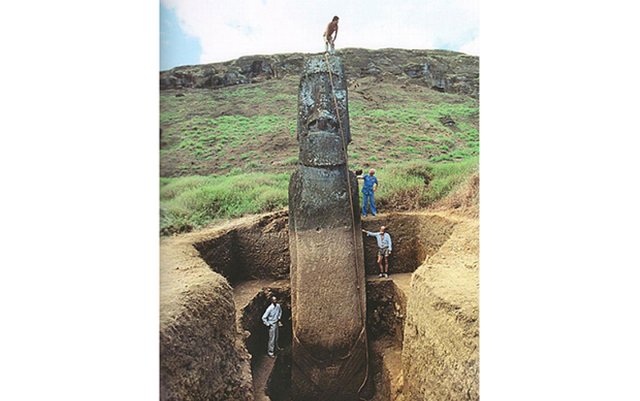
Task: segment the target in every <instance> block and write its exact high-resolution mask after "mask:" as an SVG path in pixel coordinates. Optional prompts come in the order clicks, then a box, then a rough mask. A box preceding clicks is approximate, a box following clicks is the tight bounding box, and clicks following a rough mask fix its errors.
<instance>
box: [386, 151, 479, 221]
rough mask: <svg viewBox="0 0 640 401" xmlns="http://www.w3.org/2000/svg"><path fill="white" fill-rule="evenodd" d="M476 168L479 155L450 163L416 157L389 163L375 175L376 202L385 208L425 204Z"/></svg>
mask: <svg viewBox="0 0 640 401" xmlns="http://www.w3.org/2000/svg"><path fill="white" fill-rule="evenodd" d="M477 169H478V158H477V157H471V158H467V159H465V160H462V161H456V162H449V163H431V162H428V161H425V160H415V161H411V162H407V163H401V164H396V165H389V166H387V167H385V169H381V170H379V171H378V172H377V173H376V175H377V176H378V181H379V182H380V188H379V190H378V191H377V192H376V204H377V205H379V207H380V208H381V209H382V210H384V209H385V208H386V209H419V208H425V207H428V206H429V205H431V204H432V203H434V202H436V201H437V200H439V199H442V198H443V197H445V196H446V195H447V194H449V193H450V192H451V191H453V190H454V189H455V188H456V187H457V186H458V185H460V184H462V183H463V182H464V181H465V180H466V179H467V178H468V177H469V176H470V175H471V174H473V173H474V172H476V171H477Z"/></svg>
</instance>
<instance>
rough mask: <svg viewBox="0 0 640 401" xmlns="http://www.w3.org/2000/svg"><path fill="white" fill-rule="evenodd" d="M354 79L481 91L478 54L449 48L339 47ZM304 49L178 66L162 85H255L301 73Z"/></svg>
mask: <svg viewBox="0 0 640 401" xmlns="http://www.w3.org/2000/svg"><path fill="white" fill-rule="evenodd" d="M337 55H338V56H342V57H343V60H344V62H345V69H346V74H347V76H349V77H350V79H351V80H352V81H355V80H358V79H360V78H364V77H378V78H385V77H394V78H397V79H403V80H407V81H409V82H411V83H415V84H418V85H423V86H426V87H429V88H431V89H434V90H437V91H440V92H448V93H460V94H465V95H470V96H473V97H475V98H477V97H478V93H479V79H478V78H479V74H478V57H475V56H469V55H466V54H463V53H458V52H452V51H447V50H404V49H382V50H367V49H343V50H339V51H337ZM304 57H305V55H304V54H302V53H289V54H275V55H265V56H260V55H258V56H246V57H241V58H239V59H237V60H232V61H227V62H223V63H211V64H203V65H196V66H182V67H176V68H173V69H171V70H168V71H163V72H161V73H160V89H180V88H209V89H217V88H223V87H226V86H233V85H241V84H249V83H259V82H264V81H265V80H269V79H282V78H284V77H287V76H291V75H293V76H299V75H300V73H301V72H302V65H303V58H304Z"/></svg>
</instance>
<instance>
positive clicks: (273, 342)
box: [262, 296, 282, 358]
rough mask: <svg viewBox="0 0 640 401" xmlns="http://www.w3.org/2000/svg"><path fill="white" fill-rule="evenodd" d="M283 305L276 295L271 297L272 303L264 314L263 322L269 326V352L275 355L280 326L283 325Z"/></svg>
mask: <svg viewBox="0 0 640 401" xmlns="http://www.w3.org/2000/svg"><path fill="white" fill-rule="evenodd" d="M281 317H282V307H281V306H280V304H279V303H278V299H277V298H276V297H275V296H272V297H271V305H269V306H268V307H267V310H266V311H265V312H264V315H262V323H264V325H265V326H267V327H268V328H269V342H268V343H267V354H268V355H269V356H270V357H271V358H273V357H275V351H276V348H278V328H279V326H280V325H281V323H280V318H281Z"/></svg>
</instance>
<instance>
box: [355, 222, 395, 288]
mask: <svg viewBox="0 0 640 401" xmlns="http://www.w3.org/2000/svg"><path fill="white" fill-rule="evenodd" d="M385 230H386V227H385V226H382V227H380V232H379V233H373V232H371V231H367V230H362V232H363V233H366V234H367V237H376V240H377V241H378V266H379V267H380V274H379V275H378V277H389V255H391V250H392V245H391V236H390V235H389V233H387V232H385ZM383 258H384V269H383V266H382V259H383Z"/></svg>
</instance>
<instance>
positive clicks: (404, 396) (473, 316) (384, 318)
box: [160, 210, 479, 400]
mask: <svg viewBox="0 0 640 401" xmlns="http://www.w3.org/2000/svg"><path fill="white" fill-rule="evenodd" d="M362 224H363V228H365V229H366V230H370V231H371V230H376V229H377V228H378V227H379V225H380V224H384V225H387V226H388V227H389V230H390V233H391V235H393V238H394V248H395V249H394V254H393V258H392V264H391V269H390V270H391V272H392V274H391V275H390V277H389V278H378V277H377V275H376V274H375V271H376V270H375V265H373V264H372V263H371V261H373V260H374V259H375V254H374V252H375V249H374V248H371V247H367V248H365V259H366V260H367V261H368V262H369V264H368V265H367V333H368V338H369V348H370V359H369V364H370V376H369V381H368V384H367V386H366V387H365V388H364V390H363V394H362V397H363V399H375V400H416V399H442V400H445V399H452V400H453V399H455V400H458V399H460V400H463V399H464V400H466V399H472V400H476V399H478V397H479V395H478V358H479V356H478V336H479V333H478V284H479V281H478V219H477V218H475V217H468V216H465V215H461V214H460V213H455V212H452V211H446V210H443V211H438V212H436V211H420V212H406V213H390V214H379V215H378V216H376V217H373V218H372V217H369V218H366V219H364V220H363V222H362ZM257 238H261V241H257V240H256V239H257ZM372 241H373V240H372ZM373 242H375V241H373ZM287 243H288V234H287V214H286V211H282V212H277V213H271V214H265V215H259V216H248V217H245V218H241V219H237V220H233V221H230V222H227V223H224V224H222V225H218V226H215V227H212V228H209V229H206V230H201V231H197V232H193V233H189V234H181V235H176V236H173V237H170V238H163V239H162V240H161V246H160V249H161V267H160V272H161V274H160V284H161V285H160V289H161V291H160V295H161V299H160V310H161V315H160V337H161V399H163V400H201V399H210V400H214V399H216V400H217V399H220V400H223V399H225V400H227V399H228V400H252V399H255V400H287V399H290V398H289V394H288V388H289V386H290V385H291V383H290V379H289V376H287V373H288V372H289V370H288V369H290V363H291V362H290V346H291V345H290V344H291V334H290V333H291V325H290V315H288V314H287V313H288V311H290V308H291V306H290V300H289V297H290V285H289V281H288V270H287V269H286V267H288V263H289V259H288V248H286V246H285V245H286V244H287ZM365 243H366V242H365ZM261 255H264V256H261ZM270 295H276V296H278V297H279V298H280V299H281V300H282V305H283V310H284V311H285V312H284V318H283V321H285V326H284V327H283V328H282V330H281V337H280V346H281V347H282V348H283V350H282V351H281V352H280V353H279V354H278V356H277V358H276V359H275V360H274V359H271V358H266V357H265V353H266V350H265V347H266V328H265V327H264V326H263V325H262V323H261V322H260V316H261V315H262V313H263V312H264V309H265V308H266V306H267V305H268V297H269V296H270Z"/></svg>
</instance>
